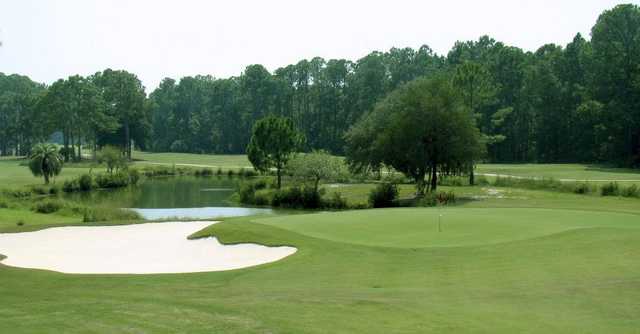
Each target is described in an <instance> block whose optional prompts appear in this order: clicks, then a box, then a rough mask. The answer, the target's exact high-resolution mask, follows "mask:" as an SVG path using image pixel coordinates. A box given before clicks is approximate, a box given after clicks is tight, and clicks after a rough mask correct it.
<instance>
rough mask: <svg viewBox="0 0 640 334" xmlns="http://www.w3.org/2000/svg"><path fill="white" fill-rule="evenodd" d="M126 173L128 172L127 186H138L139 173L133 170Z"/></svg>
mask: <svg viewBox="0 0 640 334" xmlns="http://www.w3.org/2000/svg"><path fill="white" fill-rule="evenodd" d="M128 172H129V184H132V185H134V186H135V185H136V184H138V181H140V172H139V171H138V170H137V169H135V168H132V169H129V171H128Z"/></svg>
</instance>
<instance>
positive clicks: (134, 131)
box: [0, 4, 640, 166]
mask: <svg viewBox="0 0 640 334" xmlns="http://www.w3.org/2000/svg"><path fill="white" fill-rule="evenodd" d="M639 36H640V8H639V7H638V6H637V5H634V4H623V5H619V6H616V7H614V8H612V9H610V10H606V11H604V12H603V13H602V14H601V15H600V16H599V18H598V20H597V22H595V24H594V26H593V28H592V30H591V37H590V38H589V36H582V35H581V34H576V36H575V37H574V39H573V40H572V41H571V42H570V43H568V44H567V45H555V44H545V45H542V46H540V48H539V49H537V50H535V51H532V52H531V51H525V50H522V49H520V48H518V47H514V46H510V45H507V44H505V43H503V42H500V41H497V40H495V39H494V38H492V37H490V36H482V37H480V38H479V39H477V40H471V41H457V42H456V43H455V44H454V46H453V48H452V49H451V50H450V51H449V52H448V53H447V54H446V55H439V54H437V53H435V52H434V51H433V50H432V49H431V48H430V47H429V46H428V45H423V46H421V47H419V48H417V49H413V48H391V49H389V50H387V51H374V52H371V53H369V54H367V55H365V56H364V57H362V58H360V59H355V60H348V59H324V58H321V57H313V58H311V59H302V60H300V61H298V62H295V63H292V64H289V65H286V66H283V67H281V68H278V69H276V70H275V71H273V72H270V71H268V70H267V69H266V68H265V67H264V66H262V65H260V64H251V65H249V66H247V67H246V69H245V70H244V72H243V73H240V74H239V75H238V76H234V77H230V78H214V77H212V76H210V75H196V76H187V77H183V78H174V79H172V78H166V79H164V80H163V81H162V82H161V83H160V85H159V86H158V87H157V88H156V89H154V90H153V91H151V92H150V94H149V96H148V97H147V96H146V92H145V88H144V87H143V86H142V84H141V82H140V80H138V78H137V77H136V75H135V74H133V73H130V72H127V71H124V70H111V69H106V70H104V71H102V72H99V73H96V74H94V75H91V76H88V77H80V76H72V77H69V78H66V79H63V80H60V81H59V82H55V83H53V84H52V85H50V86H48V87H47V86H46V85H43V84H39V83H36V82H33V81H31V80H30V79H29V78H27V77H24V76H20V75H5V74H0V154H1V155H9V154H15V155H26V154H28V153H29V150H30V149H31V147H32V146H33V144H34V143H37V142H43V141H47V140H55V141H56V142H59V143H61V144H64V146H65V150H64V151H63V153H65V155H68V156H67V158H68V159H77V158H79V157H80V156H81V151H80V148H81V147H83V146H87V145H88V144H90V145H93V146H95V147H98V148H99V147H102V146H104V145H108V144H109V145H115V146H118V147H120V149H121V150H123V151H125V152H126V153H127V156H129V155H130V152H131V150H132V149H133V148H134V146H135V147H137V148H138V149H145V150H152V151H156V152H166V151H179V152H190V153H220V154H241V153H244V152H245V149H246V147H247V145H248V143H249V140H250V137H251V129H252V128H253V126H254V124H255V123H256V122H257V121H258V120H260V119H262V118H263V117H265V116H266V115H276V116H281V117H288V118H290V119H291V121H292V122H293V124H294V125H295V127H296V128H297V129H298V130H299V131H300V132H301V133H302V134H304V136H305V138H306V139H307V140H306V141H305V144H304V145H303V147H301V149H302V150H304V151H306V152H308V151H311V150H314V149H316V150H326V151H328V152H331V153H332V154H338V155H341V154H343V153H344V151H345V144H346V142H345V137H344V134H345V133H346V131H347V130H348V129H349V128H350V127H351V126H352V125H353V124H355V123H356V122H357V121H358V120H359V119H360V118H361V116H362V115H363V114H366V113H369V112H370V111H371V110H372V109H373V108H374V106H375V105H376V104H377V103H378V102H379V101H380V100H381V99H383V98H384V97H385V96H387V95H388V94H389V93H390V92H392V91H393V90H395V89H396V88H398V87H400V86H401V85H403V84H405V83H407V82H409V81H411V80H414V79H416V78H419V77H434V76H436V75H437V73H440V72H442V71H444V72H448V73H450V74H452V75H453V76H454V84H455V87H456V88H457V89H458V90H459V91H460V94H461V95H462V98H463V104H464V105H465V106H466V107H467V109H469V110H470V113H473V114H474V115H475V118H476V123H477V126H478V128H479V129H480V131H481V133H482V136H483V138H485V140H486V141H487V152H488V154H487V156H486V159H487V160H488V161H491V162H548V163H552V162H595V163H602V162H606V163H612V164H617V165H626V166H640V111H639V110H640V102H639V101H640V37H639ZM52 135H53V137H52ZM94 151H95V150H94Z"/></svg>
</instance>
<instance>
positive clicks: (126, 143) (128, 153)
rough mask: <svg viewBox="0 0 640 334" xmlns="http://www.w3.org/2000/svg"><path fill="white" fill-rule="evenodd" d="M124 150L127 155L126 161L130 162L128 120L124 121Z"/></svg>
mask: <svg viewBox="0 0 640 334" xmlns="http://www.w3.org/2000/svg"><path fill="white" fill-rule="evenodd" d="M124 140H125V145H124V149H125V152H126V154H127V159H128V160H129V161H131V134H130V129H129V120H125V121H124Z"/></svg>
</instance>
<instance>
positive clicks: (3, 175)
mask: <svg viewBox="0 0 640 334" xmlns="http://www.w3.org/2000/svg"><path fill="white" fill-rule="evenodd" d="M22 162H24V160H18V159H2V160H0V189H7V188H8V189H15V188H22V187H24V186H34V185H42V184H44V179H43V178H42V177H35V176H33V174H31V171H30V170H29V167H27V166H22V165H21V163H22ZM89 169H90V164H88V163H82V164H73V163H68V164H65V165H64V167H63V168H62V172H61V173H60V175H58V176H56V178H55V183H56V184H60V185H62V183H63V182H64V181H65V180H70V179H74V178H76V177H78V176H80V175H82V174H84V173H88V172H89ZM93 171H94V172H103V171H104V168H102V167H98V168H93ZM52 182H53V181H52Z"/></svg>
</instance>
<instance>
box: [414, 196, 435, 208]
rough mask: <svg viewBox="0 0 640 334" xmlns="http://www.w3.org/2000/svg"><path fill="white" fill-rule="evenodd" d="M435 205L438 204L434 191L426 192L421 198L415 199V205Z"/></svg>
mask: <svg viewBox="0 0 640 334" xmlns="http://www.w3.org/2000/svg"><path fill="white" fill-rule="evenodd" d="M436 205H438V198H437V195H436V194H434V193H426V194H424V196H422V198H419V199H418V200H417V201H416V206H426V207H431V206H436Z"/></svg>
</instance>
